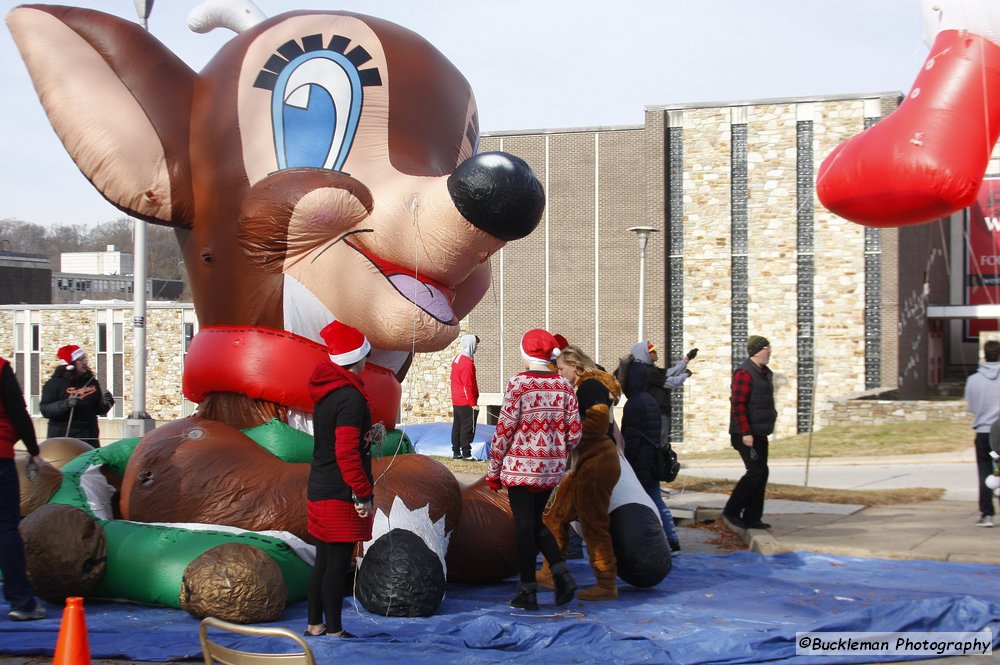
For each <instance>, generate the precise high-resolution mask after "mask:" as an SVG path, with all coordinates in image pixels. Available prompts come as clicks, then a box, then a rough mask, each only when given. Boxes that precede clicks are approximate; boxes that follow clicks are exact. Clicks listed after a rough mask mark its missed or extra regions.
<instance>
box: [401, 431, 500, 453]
mask: <svg viewBox="0 0 1000 665" xmlns="http://www.w3.org/2000/svg"><path fill="white" fill-rule="evenodd" d="M399 429H401V430H403V431H404V432H406V436H408V437H410V441H411V442H412V443H413V449H414V450H416V451H417V452H418V453H420V454H421V455H429V456H432V457H451V423H420V424H414V425H400V426H399ZM495 429H496V427H494V426H493V425H476V431H475V433H474V434H473V435H472V456H473V457H475V458H476V459H477V460H485V459H486V458H487V456H488V453H489V450H490V441H492V440H493V430H495Z"/></svg>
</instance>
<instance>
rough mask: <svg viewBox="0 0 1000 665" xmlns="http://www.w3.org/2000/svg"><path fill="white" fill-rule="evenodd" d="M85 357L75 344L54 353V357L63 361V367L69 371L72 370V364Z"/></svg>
mask: <svg viewBox="0 0 1000 665" xmlns="http://www.w3.org/2000/svg"><path fill="white" fill-rule="evenodd" d="M85 355H86V353H85V352H84V350H83V349H81V348H80V347H79V346H77V345H76V344H67V345H66V346H63V347H61V348H60V349H59V350H58V351H57V352H56V356H58V357H59V360H61V361H63V365H65V366H66V367H68V368H69V369H73V363H75V362H76V361H77V360H79V359H80V358H82V357H83V356H85Z"/></svg>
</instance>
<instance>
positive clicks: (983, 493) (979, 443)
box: [976, 432, 996, 515]
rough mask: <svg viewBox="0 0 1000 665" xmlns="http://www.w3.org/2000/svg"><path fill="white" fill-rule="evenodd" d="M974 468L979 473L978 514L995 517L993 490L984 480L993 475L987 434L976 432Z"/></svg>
mask: <svg viewBox="0 0 1000 665" xmlns="http://www.w3.org/2000/svg"><path fill="white" fill-rule="evenodd" d="M976 468H977V470H978V471H979V512H980V513H981V514H983V515H995V514H996V511H994V510H993V490H991V489H990V488H989V487H987V486H986V479H987V478H989V477H990V476H991V475H992V474H993V458H992V457H990V433H989V432H976Z"/></svg>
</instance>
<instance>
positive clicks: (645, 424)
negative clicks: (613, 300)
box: [622, 341, 681, 553]
mask: <svg viewBox="0 0 1000 665" xmlns="http://www.w3.org/2000/svg"><path fill="white" fill-rule="evenodd" d="M652 368H653V359H652V358H651V357H650V355H649V342H648V341H644V342H637V343H636V344H634V345H633V346H632V363H631V364H630V365H629V366H628V371H627V375H626V378H625V385H624V386H622V389H623V390H624V392H625V396H626V397H627V398H628V401H626V402H625V408H624V409H623V413H622V437H623V438H624V439H625V459H626V460H628V463H629V464H630V465H631V466H632V470H633V471H635V475H636V478H638V479H639V484H640V485H642V489H644V490H645V491H646V494H648V495H649V498H650V499H652V501H653V505H655V506H656V509H657V510H658V511H659V512H660V519H661V521H662V522H663V532H664V533H665V534H666V536H667V542H669V543H670V551H671V553H677V552H680V549H681V545H680V537H679V536H678V534H677V527H676V526H675V525H674V516H673V515H672V514H671V512H670V508H668V507H667V504H666V503H665V502H664V501H663V495H662V494H661V493H660V480H659V478H657V466H658V464H657V461H658V459H659V447H660V427H661V426H662V423H661V420H660V408H659V407H658V406H657V404H656V400H655V399H653V396H652V395H650V394H649V391H648V389H647V386H648V384H649V377H648V373H649V372H650V371H651V370H652Z"/></svg>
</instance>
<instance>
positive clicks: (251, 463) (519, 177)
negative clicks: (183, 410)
mask: <svg viewBox="0 0 1000 665" xmlns="http://www.w3.org/2000/svg"><path fill="white" fill-rule="evenodd" d="M7 22H8V25H9V27H10V30H11V32H12V34H13V36H14V39H15V41H16V43H17V45H18V48H19V49H20V51H21V54H22V56H23V58H24V61H25V63H26V64H27V67H28V70H29V72H30V74H31V77H32V80H33V82H34V84H35V87H36V90H37V92H38V95H39V98H40V99H41V101H42V104H43V106H44V108H45V111H46V113H47V114H48V116H49V119H50V121H51V123H52V126H53V128H54V129H55V131H56V132H57V134H58V135H59V137H60V138H61V140H62V141H63V143H64V145H65V146H66V148H67V150H68V151H69V153H70V155H71V157H72V158H73V159H74V161H75V162H76V163H77V165H78V166H79V168H80V170H81V171H82V172H83V174H84V175H85V176H86V177H87V178H88V179H90V181H91V182H92V183H93V184H94V186H95V187H96V188H97V189H98V190H99V191H100V192H101V193H102V194H103V195H104V196H105V197H106V198H107V199H108V200H109V201H110V202H111V203H113V204H114V205H116V206H117V207H118V208H120V209H121V210H123V211H124V212H126V213H128V214H129V215H132V216H134V217H136V218H138V219H141V220H145V221H147V222H151V223H154V224H162V225H168V226H172V227H174V228H175V229H177V235H178V239H179V241H180V243H181V246H182V249H183V255H184V261H185V267H186V269H187V273H188V276H189V279H190V283H191V289H192V293H193V296H194V302H195V308H196V311H197V313H198V317H199V321H200V324H201V331H200V332H199V334H198V335H196V337H195V339H194V340H193V342H192V345H191V349H190V351H189V354H188V357H187V364H186V368H185V385H184V391H185V394H186V395H187V396H188V397H189V399H193V400H194V401H197V402H199V403H200V408H199V416H198V417H197V418H196V419H188V420H185V421H179V422H178V423H176V424H167V425H164V426H162V427H160V428H159V429H157V430H154V431H153V432H151V433H150V434H149V435H147V437H146V438H145V439H144V440H143V441H141V442H140V443H139V444H138V446H137V447H136V449H135V453H134V455H133V457H132V458H131V459H130V460H129V462H128V468H127V469H126V472H125V474H124V479H123V483H122V495H121V512H122V516H123V517H125V518H127V519H132V520H141V521H144V522H154V521H155V522H173V521H201V522H209V523H213V524H227V525H234V526H241V527H243V528H248V529H260V528H267V529H275V530H285V531H290V532H292V533H296V534H300V535H301V534H303V532H304V528H303V525H304V494H303V489H302V488H303V487H304V484H305V483H304V480H305V478H306V475H307V474H308V465H307V464H303V463H289V462H284V461H281V460H279V459H277V458H276V457H274V456H272V455H271V454H270V453H268V452H266V451H263V450H261V449H260V448H259V447H258V446H257V445H256V444H255V443H254V442H253V441H251V440H250V439H249V438H247V437H246V436H244V435H243V434H242V433H241V432H240V430H242V429H246V428H250V427H254V426H256V425H260V424H262V423H266V422H268V421H271V420H272V419H278V420H280V421H282V422H286V423H289V424H291V425H293V426H294V427H295V428H298V429H302V430H305V431H309V429H310V428H311V410H312V405H311V403H310V401H309V400H308V395H307V394H306V393H305V389H306V386H305V382H304V381H303V380H302V377H303V376H308V373H309V371H311V369H312V368H313V367H314V366H315V364H316V363H317V362H319V361H321V360H323V359H324V356H325V352H324V349H323V347H322V345H321V344H320V341H321V340H320V337H319V331H320V330H321V329H322V328H323V327H324V326H325V325H327V324H328V323H329V322H330V321H331V320H334V319H337V320H342V321H344V322H345V323H348V324H350V325H352V326H355V327H357V328H359V329H360V330H361V331H362V332H364V334H365V335H366V336H367V337H368V339H369V340H370V341H371V343H372V345H373V347H374V351H373V353H372V356H371V358H370V359H369V364H370V368H369V369H368V370H367V371H366V374H365V375H364V376H363V379H364V380H365V382H366V385H371V386H375V387H376V389H375V390H371V391H370V392H372V393H373V394H378V395H380V396H381V398H380V400H379V402H378V403H376V404H373V405H372V406H373V412H374V415H375V419H376V420H382V421H383V422H384V423H385V425H386V427H392V426H394V424H395V420H394V418H395V414H396V413H397V411H398V407H399V395H400V390H399V381H401V380H402V378H403V377H404V376H405V372H406V369H407V368H408V366H409V362H410V360H411V353H412V352H413V351H434V350H439V349H442V348H444V347H446V346H447V345H448V344H449V343H450V342H451V341H452V340H453V339H454V338H455V337H456V336H457V334H458V323H459V320H460V319H461V318H462V317H464V316H465V315H466V314H468V312H469V311H471V309H472V308H473V307H474V306H475V305H476V303H478V301H479V300H480V299H481V298H482V296H483V295H484V294H485V292H486V290H487V289H488V287H489V284H490V265H489V258H490V256H491V255H492V254H494V253H495V252H496V251H498V250H499V249H500V248H501V247H503V246H504V244H505V243H506V242H508V241H510V240H515V239H518V238H521V237H524V236H525V235H527V234H528V233H530V232H531V231H532V230H533V229H534V227H535V226H536V225H537V223H538V220H539V218H540V214H541V211H542V208H543V207H544V194H543V193H542V190H541V186H540V184H539V183H538V181H537V179H536V178H535V177H534V175H533V174H532V173H531V171H530V169H529V168H528V167H527V165H526V164H524V163H523V162H522V161H521V160H519V159H517V158H515V157H512V156H510V155H507V154H504V153H488V154H481V155H477V154H476V152H477V149H478V135H479V128H478V118H477V111H476V103H475V99H474V97H473V95H472V92H471V90H470V88H469V85H468V83H467V81H466V80H465V79H464V77H463V76H462V75H461V74H460V73H459V72H458V71H457V70H456V69H455V68H454V67H453V66H452V65H451V63H449V62H448V61H447V60H446V59H445V58H444V57H443V56H442V55H441V54H440V53H439V52H438V51H437V50H436V49H434V47H433V46H431V45H430V44H428V43H427V42H426V41H424V40H423V39H422V38H421V37H419V36H418V35H416V34H414V33H412V32H410V31H408V30H406V29H404V28H401V27H399V26H397V25H394V24H392V23H389V22H386V21H383V20H380V19H375V18H371V17H366V16H360V15H354V14H348V13H340V12H291V13H287V14H283V15H281V16H278V17H274V18H271V19H266V20H263V21H261V22H259V23H257V24H255V25H252V26H244V27H245V29H244V30H243V31H242V32H241V33H240V34H238V35H237V36H236V37H235V38H234V39H232V40H231V41H230V42H229V43H227V44H226V45H225V46H224V47H223V48H222V49H221V50H220V52H219V53H218V54H217V55H216V56H215V57H214V58H213V59H212V61H211V62H210V63H209V64H208V65H207V66H206V67H205V68H204V70H203V71H202V72H201V73H195V72H194V71H192V70H191V69H190V68H189V67H188V66H187V65H186V64H184V63H183V62H182V61H181V60H180V59H179V58H178V57H177V56H175V55H174V54H173V53H171V52H170V51H169V50H168V49H167V48H166V47H165V46H163V45H162V44H161V43H160V42H159V41H157V40H156V39H155V38H154V37H152V36H150V35H149V34H148V33H147V32H145V31H144V30H143V29H141V28H140V27H139V26H138V25H135V24H133V23H130V22H128V21H125V20H122V19H119V18H117V17H113V16H110V15H107V14H103V13H100V12H96V11H91V10H85V9H78V8H69V7H58V6H45V5H25V6H22V7H19V8H17V9H15V10H13V11H12V12H11V13H10V15H9V16H8V19H7ZM195 421H197V422H195ZM213 423H215V424H217V425H218V426H215V425H213ZM173 425H176V427H174V426H173ZM196 425H197V426H198V427H199V431H200V434H199V436H198V438H197V439H187V440H185V441H184V442H183V443H178V442H177V441H176V440H175V439H171V437H172V436H175V435H177V434H178V433H180V432H188V431H191V428H192V427H193V426H196ZM411 472H413V471H412V470H411ZM397 484H398V483H397ZM405 485H406V483H405V482H404V483H402V484H401V485H400V486H405ZM449 492H451V493H452V494H454V493H455V492H457V490H454V489H452V490H449ZM403 498H404V499H405V500H406V501H407V502H408V503H414V504H416V505H411V506H410V508H411V509H415V508H417V507H419V506H420V505H424V503H425V502H428V501H429V502H432V503H433V501H434V500H433V498H431V497H426V496H412V497H403ZM449 519H454V518H453V517H452V518H449ZM452 528H454V527H452ZM109 565H110V564H109Z"/></svg>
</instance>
